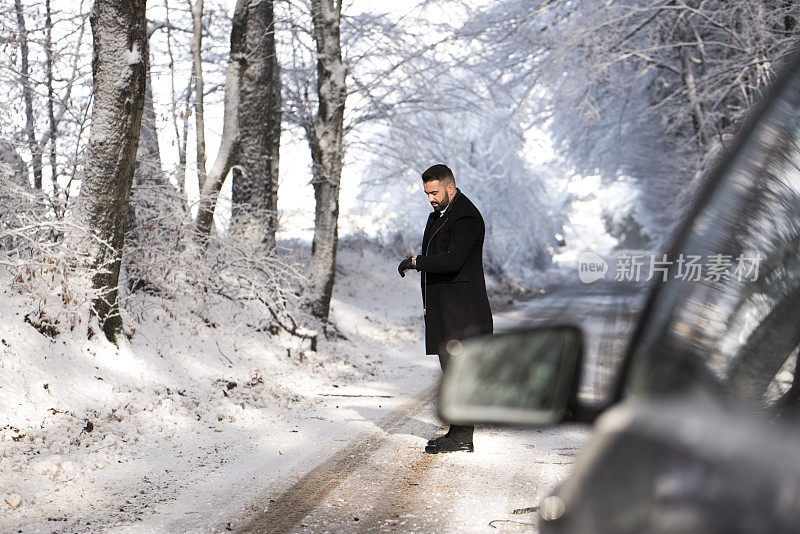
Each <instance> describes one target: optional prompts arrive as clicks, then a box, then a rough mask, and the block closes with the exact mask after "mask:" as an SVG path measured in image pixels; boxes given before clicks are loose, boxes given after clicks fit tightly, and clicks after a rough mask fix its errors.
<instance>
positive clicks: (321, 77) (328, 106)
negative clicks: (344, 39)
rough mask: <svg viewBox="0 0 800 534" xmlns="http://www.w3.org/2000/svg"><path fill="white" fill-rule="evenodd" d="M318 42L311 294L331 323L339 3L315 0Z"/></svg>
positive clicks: (314, 306)
mask: <svg viewBox="0 0 800 534" xmlns="http://www.w3.org/2000/svg"><path fill="white" fill-rule="evenodd" d="M311 9H312V19H313V23H314V41H315V42H316V44H317V96H318V99H319V104H318V106H319V107H318V110H317V115H316V117H315V118H314V125H313V132H310V134H309V135H308V140H309V147H310V149H311V161H312V166H311V168H312V173H313V180H312V184H313V185H314V199H315V200H316V206H315V213H314V241H313V243H312V246H311V273H310V278H311V280H310V282H311V287H310V292H309V295H308V297H307V299H306V303H307V306H308V308H309V310H310V311H311V313H312V315H314V316H315V317H317V318H319V319H322V320H323V321H327V320H328V313H329V311H330V302H331V294H332V293H333V281H334V274H335V269H336V247H337V244H338V239H339V236H338V220H339V185H340V182H341V177H342V162H343V159H344V145H343V123H344V103H345V98H346V96H347V95H346V88H345V69H344V66H343V65H342V48H341V42H340V38H339V26H340V22H341V16H342V4H341V1H340V0H312V2H311Z"/></svg>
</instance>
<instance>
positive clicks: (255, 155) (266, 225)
mask: <svg viewBox="0 0 800 534" xmlns="http://www.w3.org/2000/svg"><path fill="white" fill-rule="evenodd" d="M244 39H245V45H244V46H245V54H244V57H245V61H244V65H243V69H244V70H243V72H242V87H241V101H240V103H239V139H240V146H239V153H238V155H237V156H236V159H235V161H234V170H233V210H234V213H233V215H234V221H235V224H237V225H239V226H248V227H252V228H253V230H254V231H255V232H256V233H257V235H259V238H260V239H261V240H262V241H263V242H264V243H265V244H266V245H267V246H268V247H272V246H274V245H275V231H276V228H277V211H278V157H279V150H280V141H281V82H280V73H279V71H278V60H277V56H276V55H275V26H274V15H273V1H272V0H262V1H260V2H259V1H255V2H254V1H250V2H248V5H247V15H246V29H245V31H244ZM245 207H246V208H250V209H251V210H253V211H255V213H256V214H257V220H249V219H248V220H244V218H243V217H239V213H238V212H239V211H241V208H245ZM245 216H246V211H245Z"/></svg>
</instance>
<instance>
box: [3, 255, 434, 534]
mask: <svg viewBox="0 0 800 534" xmlns="http://www.w3.org/2000/svg"><path fill="white" fill-rule="evenodd" d="M0 287H2V291H3V295H2V298H1V299H0V317H2V318H3V321H2V323H0V377H1V378H0V480H2V485H1V486H0V497H1V498H2V499H3V500H2V502H0V510H2V512H0V531H3V532H17V531H19V532H51V531H68V532H80V531H97V530H114V531H117V530H120V529H129V530H134V531H156V532H163V531H175V530H182V531H186V530H188V531H209V530H218V529H224V528H225V527H226V525H227V523H228V522H229V521H231V520H232V519H235V518H236V517H238V516H240V515H241V514H243V513H244V511H245V510H247V508H248V506H249V505H250V504H251V503H252V502H254V501H256V500H257V499H258V498H259V496H261V495H263V494H265V493H266V494H272V493H275V492H280V490H281V489H282V488H285V487H286V486H287V485H288V484H290V483H291V482H293V481H294V480H296V478H297V475H298V473H302V472H304V471H307V470H309V469H310V468H311V467H313V466H314V465H316V464H318V463H319V462H320V461H322V460H323V459H324V458H326V457H328V456H330V455H331V454H334V453H335V452H336V451H337V450H338V449H341V448H342V447H344V446H345V445H346V444H347V443H348V441H349V440H350V439H352V437H353V436H354V435H355V433H357V432H359V431H362V430H369V429H371V428H374V427H375V422H376V421H378V420H380V419H381V417H382V414H383V413H384V412H385V413H386V414H388V413H390V412H391V411H392V410H393V409H395V408H397V407H398V406H399V405H401V404H402V403H403V402H404V401H407V400H408V399H409V398H411V397H413V396H415V395H417V394H418V393H419V392H421V391H422V390H425V389H426V388H429V387H430V386H431V385H432V384H433V383H435V380H436V379H437V378H438V376H439V374H440V372H439V368H438V362H437V361H436V359H435V358H432V357H426V356H425V355H424V354H423V352H424V351H423V344H422V325H421V313H420V312H421V309H420V308H421V306H420V296H419V281H418V278H417V277H416V276H413V275H412V276H407V277H406V278H403V279H401V278H400V277H399V276H397V271H396V262H395V260H394V259H392V258H387V257H384V256H382V255H381V254H380V253H379V252H376V251H374V250H372V249H370V248H369V247H366V248H363V249H359V248H358V247H351V248H346V247H345V248H343V249H342V250H341V251H340V254H339V266H338V270H337V283H336V286H335V292H334V299H333V304H332V317H333V319H334V322H335V324H336V325H337V326H338V328H339V330H340V331H341V333H342V334H343V335H344V339H335V340H324V339H321V340H320V345H319V347H318V350H317V351H316V352H311V351H310V350H309V347H308V342H307V341H305V342H301V340H299V339H296V338H291V337H288V336H286V335H276V336H270V335H269V334H267V333H265V332H256V331H253V330H252V329H246V328H241V327H237V328H228V327H226V326H220V327H217V328H212V327H210V326H197V323H198V321H196V319H195V320H191V319H192V318H190V317H182V316H180V315H177V316H174V317H170V313H169V312H167V311H165V310H163V309H150V310H149V311H146V312H144V313H143V316H142V319H140V320H139V322H138V324H135V325H133V326H134V327H135V334H134V335H133V337H132V339H130V341H128V340H123V341H122V342H121V344H120V347H119V348H117V347H116V346H114V345H112V344H110V343H108V342H106V341H105V340H104V339H102V336H95V338H94V339H93V340H91V341H87V340H85V339H83V336H81V335H79V333H78V331H77V330H76V332H75V333H62V334H60V335H58V336H57V337H56V338H54V339H50V338H48V337H45V336H44V335H42V334H40V333H39V332H38V331H37V330H35V329H34V328H33V327H32V326H31V325H29V324H27V323H26V322H25V321H24V319H23V316H24V314H25V313H26V312H27V311H30V310H28V309H27V308H25V306H24V302H23V300H22V297H21V296H19V295H18V294H16V293H15V292H14V291H12V290H11V289H10V284H9V281H8V280H0ZM84 331H85V330H84ZM344 395H367V396H368V397H363V398H364V399H371V401H372V404H374V406H373V407H372V408H370V409H371V410H372V411H373V412H374V413H373V414H372V416H371V417H365V416H364V409H363V408H362V409H359V404H358V403H352V402H350V403H347V404H345V403H343V402H341V401H342V400H345V399H351V400H352V399H354V398H361V397H347V396H344ZM369 396H371V397H369ZM340 405H341V408H340Z"/></svg>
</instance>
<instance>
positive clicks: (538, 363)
mask: <svg viewBox="0 0 800 534" xmlns="http://www.w3.org/2000/svg"><path fill="white" fill-rule="evenodd" d="M582 347H583V333H582V332H581V330H580V329H579V328H577V327H575V326H548V327H538V328H533V329H527V330H518V331H512V332H506V333H502V334H494V335H488V336H482V337H477V338H471V339H468V340H465V341H464V342H463V343H460V342H458V341H451V342H449V343H448V344H447V350H448V352H449V353H450V358H449V361H448V364H447V369H446V371H445V373H444V378H443V379H442V387H441V390H440V397H439V410H440V414H441V416H442V418H443V419H445V420H446V421H449V422H451V423H454V424H475V423H489V424H498V423H499V424H523V425H548V424H554V423H558V422H560V421H564V420H566V419H571V418H572V417H573V416H574V412H575V408H576V407H577V392H578V379H579V375H580V371H581V359H582V355H583V349H582Z"/></svg>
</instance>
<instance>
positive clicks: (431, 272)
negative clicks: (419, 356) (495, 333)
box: [416, 190, 492, 354]
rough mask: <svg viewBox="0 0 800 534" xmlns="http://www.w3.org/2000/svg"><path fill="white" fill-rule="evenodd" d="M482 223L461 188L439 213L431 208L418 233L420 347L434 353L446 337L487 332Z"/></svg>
mask: <svg viewBox="0 0 800 534" xmlns="http://www.w3.org/2000/svg"><path fill="white" fill-rule="evenodd" d="M485 232H486V228H485V226H484V223H483V217H481V214H480V212H479V211H478V208H476V207H475V205H474V204H473V203H472V202H471V201H470V200H469V199H468V198H467V197H466V196H464V194H463V193H462V192H461V191H460V190H456V194H455V196H453V198H452V200H450V204H449V205H448V206H447V209H446V210H445V212H444V214H443V215H442V216H441V217H440V216H439V212H436V211H434V212H432V213H431V214H430V216H429V217H428V224H427V225H426V226H425V234H424V235H423V238H422V255H421V256H418V257H417V261H416V264H417V265H416V268H417V270H418V271H422V274H421V277H420V278H421V283H422V300H423V305H424V307H425V352H426V354H439V353H440V350H441V348H442V345H443V344H445V343H447V342H448V341H450V340H451V339H459V340H460V339H464V338H467V337H470V336H475V335H479V334H489V333H491V332H492V311H491V309H490V308H489V299H488V297H487V296H486V282H485V280H484V277H483V237H484V234H485Z"/></svg>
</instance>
